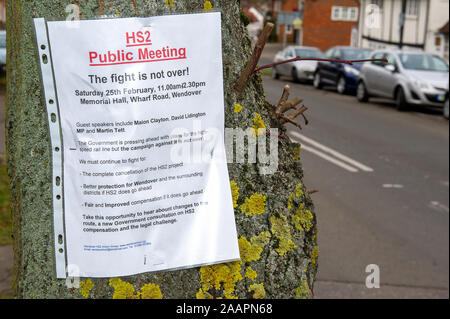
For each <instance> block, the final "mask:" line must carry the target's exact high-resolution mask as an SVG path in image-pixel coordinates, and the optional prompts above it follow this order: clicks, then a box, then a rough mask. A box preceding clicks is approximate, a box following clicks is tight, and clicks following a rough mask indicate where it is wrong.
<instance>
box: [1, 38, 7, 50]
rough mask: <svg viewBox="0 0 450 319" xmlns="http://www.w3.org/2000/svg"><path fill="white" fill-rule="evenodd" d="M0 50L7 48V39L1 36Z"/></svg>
mask: <svg viewBox="0 0 450 319" xmlns="http://www.w3.org/2000/svg"><path fill="white" fill-rule="evenodd" d="M0 48H6V37H5V36H0Z"/></svg>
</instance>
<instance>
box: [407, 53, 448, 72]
mask: <svg viewBox="0 0 450 319" xmlns="http://www.w3.org/2000/svg"><path fill="white" fill-rule="evenodd" d="M399 58H400V61H401V62H402V65H403V67H404V68H405V69H407V70H419V71H438V72H448V64H447V63H446V62H445V61H444V60H442V59H441V58H439V57H436V56H433V55H429V54H417V53H400V54H399Z"/></svg>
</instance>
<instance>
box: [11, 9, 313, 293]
mask: <svg viewBox="0 0 450 319" xmlns="http://www.w3.org/2000/svg"><path fill="white" fill-rule="evenodd" d="M71 3H73V4H78V5H79V7H80V13H81V16H82V18H85V19H88V18H92V17H95V16H97V15H101V14H116V13H118V12H120V16H121V17H129V16H136V15H138V16H152V15H163V14H168V13H176V12H182V13H183V12H198V11H202V10H207V9H208V8H209V7H210V6H209V4H208V3H210V4H211V5H212V8H213V9H219V10H221V11H222V36H223V41H222V43H223V63H224V64H223V69H224V89H225V127H227V128H242V129H247V128H248V127H251V126H252V125H256V124H257V122H258V121H259V120H258V115H259V116H260V119H261V120H262V121H263V123H264V125H263V126H262V127H264V126H265V127H266V128H269V127H279V129H280V130H279V134H281V135H284V134H285V130H284V129H283V128H282V127H280V124H279V120H278V119H277V118H276V117H275V115H274V114H273V112H272V109H271V106H270V105H268V104H267V102H265V98H264V91H263V86H262V78H261V76H260V75H259V74H255V75H253V76H252V77H251V79H250V82H249V83H248V86H247V87H246V88H245V90H244V91H243V92H242V94H240V95H239V97H238V94H236V92H235V91H234V90H233V84H234V83H235V82H236V80H237V79H238V78H239V76H240V74H241V72H242V71H243V69H244V68H245V66H246V64H247V61H248V59H249V58H250V55H251V53H252V50H251V44H250V40H249V38H248V36H247V33H246V29H245V27H244V25H243V23H242V22H241V12H240V7H239V1H238V0H215V1H210V2H209V1H204V0H98V1H97V0H78V1H75V0H73V1H70V0H26V1H25V0H14V1H7V32H8V39H7V46H8V67H7V120H6V129H7V150H8V173H9V176H10V178H11V210H12V216H13V228H14V229H13V233H14V273H15V276H14V289H15V293H16V297H18V298H159V297H162V298H211V297H227V298H235V297H237V298H295V297H297V298H309V297H312V291H313V284H314V280H315V275H316V272H317V252H318V250H317V240H316V237H317V227H316V217H315V214H314V212H313V203H312V201H311V199H310V197H309V194H308V192H307V190H306V188H305V186H304V185H303V182H302V178H303V170H302V166H301V163H300V160H299V151H300V149H299V145H298V144H294V143H292V142H291V141H290V140H289V139H288V138H282V139H279V140H278V146H279V150H278V161H279V166H278V170H277V171H276V172H275V173H274V174H271V175H262V174H260V172H259V168H258V163H256V164H249V163H244V164H241V163H232V164H229V173H230V183H231V185H232V190H233V200H234V204H235V205H234V206H235V219H236V224H237V230H238V238H239V246H240V250H241V261H240V262H234V263H227V264H221V265H214V266H207V267H201V268H193V269H187V270H178V271H170V272H158V273H146V274H141V275H136V276H129V277H123V278H115V279H111V278H101V279H91V278H81V285H80V287H79V288H68V287H67V285H66V280H61V279H56V276H55V270H54V245H53V243H54V238H53V230H52V227H53V226H52V220H53V218H52V182H51V181H52V174H51V163H52V159H51V149H50V137H49V131H48V123H47V115H46V107H45V104H44V97H43V92H42V90H41V80H40V71H39V64H38V59H37V57H36V52H37V48H36V45H35V40H34V31H33V21H32V18H36V17H44V18H46V19H59V20H65V19H66V15H67V13H66V12H65V8H66V6H67V5H68V4H71ZM280 95H281V92H280ZM235 104H239V105H240V106H241V107H239V108H235ZM258 123H260V124H261V122H260V121H259V122H258ZM256 126H257V127H261V125H260V126H258V125H256Z"/></svg>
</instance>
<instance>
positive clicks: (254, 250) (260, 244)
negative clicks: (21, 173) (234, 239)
mask: <svg viewBox="0 0 450 319" xmlns="http://www.w3.org/2000/svg"><path fill="white" fill-rule="evenodd" d="M269 240H270V233H269V232H268V231H263V232H261V233H260V234H259V235H257V236H253V237H252V238H250V241H248V240H247V238H245V237H244V236H241V237H240V238H239V241H238V242H239V252H240V255H241V260H242V261H243V262H251V261H256V260H259V258H261V253H262V252H263V248H264V246H265V245H266V244H267V243H268V242H269Z"/></svg>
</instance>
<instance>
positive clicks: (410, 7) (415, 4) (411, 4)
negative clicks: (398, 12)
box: [406, 0, 420, 17]
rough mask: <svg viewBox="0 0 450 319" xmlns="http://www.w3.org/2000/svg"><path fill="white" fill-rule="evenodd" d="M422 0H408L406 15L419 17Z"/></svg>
mask: <svg viewBox="0 0 450 319" xmlns="http://www.w3.org/2000/svg"><path fill="white" fill-rule="evenodd" d="M419 7H420V0H407V1H406V15H407V16H413V17H417V16H418V15H419Z"/></svg>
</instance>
